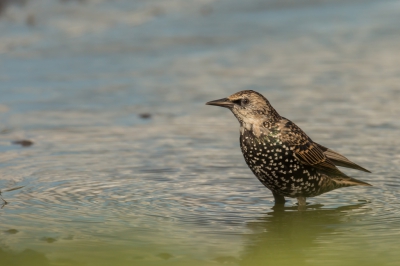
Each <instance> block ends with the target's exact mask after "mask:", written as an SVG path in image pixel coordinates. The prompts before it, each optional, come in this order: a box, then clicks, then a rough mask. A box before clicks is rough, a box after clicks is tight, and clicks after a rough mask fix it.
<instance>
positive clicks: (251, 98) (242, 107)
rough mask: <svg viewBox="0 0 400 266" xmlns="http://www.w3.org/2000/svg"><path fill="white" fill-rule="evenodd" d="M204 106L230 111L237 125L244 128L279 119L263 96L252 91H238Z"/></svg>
mask: <svg viewBox="0 0 400 266" xmlns="http://www.w3.org/2000/svg"><path fill="white" fill-rule="evenodd" d="M206 104H207V105H216V106H221V107H226V108H228V109H230V110H231V111H232V113H233V114H234V115H235V116H236V118H237V119H238V120H239V123H240V124H241V125H242V126H245V127H252V126H253V125H255V124H260V123H262V122H264V121H271V120H275V119H277V118H279V117H280V116H279V114H278V113H277V112H276V111H275V109H274V108H273V107H272V106H271V104H270V103H269V101H268V100H267V99H266V98H265V97H264V96H262V95H261V94H260V93H258V92H256V91H252V90H245V91H239V92H237V93H235V94H232V95H231V96H229V97H228V98H223V99H219V100H215V101H210V102H207V103H206Z"/></svg>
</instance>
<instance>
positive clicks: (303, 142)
mask: <svg viewBox="0 0 400 266" xmlns="http://www.w3.org/2000/svg"><path fill="white" fill-rule="evenodd" d="M280 128H281V130H280V131H281V138H282V141H283V142H284V144H285V145H287V146H289V147H290V149H292V150H293V152H294V154H295V156H296V158H297V159H298V160H299V161H300V162H301V163H302V164H305V165H311V166H313V167H315V168H317V169H318V170H320V171H323V172H325V173H327V174H335V175H340V176H346V175H345V174H344V173H342V172H341V171H340V170H339V169H337V167H336V166H335V164H334V163H333V162H332V161H331V160H330V159H329V158H328V157H327V156H326V155H325V154H324V152H323V151H322V150H321V149H320V147H319V146H318V144H316V143H314V142H313V141H312V140H311V139H310V138H309V137H308V136H307V135H306V134H305V133H304V132H303V130H301V129H300V128H299V127H298V126H297V125H296V124H294V123H293V122H291V121H290V120H287V119H284V120H282V122H281V127H280Z"/></svg>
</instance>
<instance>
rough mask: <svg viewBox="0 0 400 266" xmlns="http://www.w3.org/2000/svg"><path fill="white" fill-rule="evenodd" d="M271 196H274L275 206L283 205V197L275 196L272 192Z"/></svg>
mask: <svg viewBox="0 0 400 266" xmlns="http://www.w3.org/2000/svg"><path fill="white" fill-rule="evenodd" d="M272 195H274V198H275V205H276V204H285V202H286V201H285V197H284V196H282V195H279V194H276V193H274V192H272Z"/></svg>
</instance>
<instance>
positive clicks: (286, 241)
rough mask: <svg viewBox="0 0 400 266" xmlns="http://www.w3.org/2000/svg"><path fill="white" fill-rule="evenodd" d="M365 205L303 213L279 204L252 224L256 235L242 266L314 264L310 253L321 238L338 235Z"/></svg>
mask: <svg viewBox="0 0 400 266" xmlns="http://www.w3.org/2000/svg"><path fill="white" fill-rule="evenodd" d="M363 205H364V204H357V205H351V206H344V207H339V208H336V209H323V208H322V207H323V205H310V206H307V208H306V209H304V210H303V211H298V207H297V206H295V207H284V206H278V205H276V206H275V207H274V208H273V211H272V212H269V213H267V214H266V216H265V217H264V218H261V219H260V220H258V221H255V222H250V223H248V225H247V226H248V227H249V228H250V229H251V230H252V231H253V234H250V235H248V239H247V241H246V242H247V243H248V244H246V245H247V246H246V247H245V249H244V253H243V254H242V256H241V260H240V262H241V263H240V265H246V266H249V265H250V266H251V265H296V266H299V265H310V264H309V263H308V262H309V260H310V259H312V257H311V256H310V252H307V251H309V250H311V249H313V248H317V247H318V246H319V245H320V244H319V243H318V241H316V240H317V238H319V237H321V236H323V235H327V234H333V233H335V231H336V230H337V229H338V228H339V227H340V224H342V223H344V222H346V220H348V219H346V218H348V217H349V212H350V211H351V210H355V209H358V208H360V207H362V206H363Z"/></svg>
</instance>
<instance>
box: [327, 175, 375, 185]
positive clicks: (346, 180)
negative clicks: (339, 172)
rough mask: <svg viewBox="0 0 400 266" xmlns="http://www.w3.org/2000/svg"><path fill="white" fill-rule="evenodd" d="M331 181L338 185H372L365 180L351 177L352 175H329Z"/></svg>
mask: <svg viewBox="0 0 400 266" xmlns="http://www.w3.org/2000/svg"><path fill="white" fill-rule="evenodd" d="M331 178H332V181H333V182H334V183H336V185H337V186H338V187H350V186H372V185H371V184H368V183H367V182H364V181H361V180H358V179H355V178H352V177H342V176H340V177H331Z"/></svg>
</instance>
